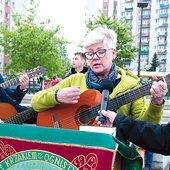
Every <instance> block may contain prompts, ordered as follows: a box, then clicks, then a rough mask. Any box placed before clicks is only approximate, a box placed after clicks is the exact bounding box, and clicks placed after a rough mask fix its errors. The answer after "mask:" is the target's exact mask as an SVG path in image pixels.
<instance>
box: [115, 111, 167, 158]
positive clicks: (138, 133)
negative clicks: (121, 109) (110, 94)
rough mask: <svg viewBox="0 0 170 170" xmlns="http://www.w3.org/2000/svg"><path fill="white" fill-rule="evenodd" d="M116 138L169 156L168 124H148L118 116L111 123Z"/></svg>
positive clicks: (128, 117) (121, 115)
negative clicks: (114, 128) (115, 130)
mask: <svg viewBox="0 0 170 170" xmlns="http://www.w3.org/2000/svg"><path fill="white" fill-rule="evenodd" d="M113 126H115V127H116V128H117V132H116V134H117V138H118V139H120V140H122V139H126V140H129V141H131V142H132V143H134V144H136V145H137V146H140V147H142V148H144V149H146V150H149V151H152V152H154V153H160V154H164V155H169V154H170V122H169V123H168V124H166V125H163V124H162V125H159V124H154V125H153V124H150V123H148V122H145V121H139V120H134V119H133V118H132V117H130V116H125V115H123V114H118V115H117V116H116V118H115V120H114V122H113Z"/></svg>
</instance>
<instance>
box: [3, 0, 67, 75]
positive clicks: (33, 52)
mask: <svg viewBox="0 0 170 170" xmlns="http://www.w3.org/2000/svg"><path fill="white" fill-rule="evenodd" d="M30 4H31V6H32V7H31V8H30V9H28V15H27V16H23V15H19V14H17V13H16V14H13V20H14V23H15V29H14V30H13V31H10V30H8V29H7V28H6V27H5V26H1V27H0V34H1V35H2V38H1V39H0V45H1V46H3V47H4V48H2V49H1V51H2V52H4V53H5V54H6V55H7V56H8V57H9V59H10V63H9V64H8V65H7V66H6V68H5V69H6V70H10V72H11V71H12V72H20V71H23V70H29V69H32V68H35V67H37V66H43V67H45V68H46V70H47V71H46V75H47V76H49V77H51V76H52V75H53V74H57V75H58V76H60V77H62V76H63V75H64V74H65V72H66V70H67V69H68V67H69V66H70V62H69V59H68V58H67V51H66V46H67V44H68V41H66V40H65V38H64V37H61V36H60V30H61V28H60V27H59V26H57V28H52V29H51V30H47V29H45V25H46V24H49V23H50V20H47V21H46V22H41V23H35V22H34V19H35V17H36V5H34V0H31V2H30Z"/></svg>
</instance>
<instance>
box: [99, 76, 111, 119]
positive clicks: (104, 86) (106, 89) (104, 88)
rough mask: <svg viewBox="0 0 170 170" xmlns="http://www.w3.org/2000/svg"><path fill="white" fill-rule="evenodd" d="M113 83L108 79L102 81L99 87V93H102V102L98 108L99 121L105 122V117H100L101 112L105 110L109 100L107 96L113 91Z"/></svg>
mask: <svg viewBox="0 0 170 170" xmlns="http://www.w3.org/2000/svg"><path fill="white" fill-rule="evenodd" d="M113 87H114V86H113V82H112V81H111V80H109V79H104V80H103V81H102V82H101V85H100V89H99V90H100V92H101V93H102V101H101V107H100V116H99V121H100V122H105V117H104V116H103V115H102V110H107V104H108V100H109V94H111V93H112V91H113Z"/></svg>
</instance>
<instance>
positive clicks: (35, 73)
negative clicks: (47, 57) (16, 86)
mask: <svg viewBox="0 0 170 170" xmlns="http://www.w3.org/2000/svg"><path fill="white" fill-rule="evenodd" d="M45 72H46V69H45V68H44V67H42V66H39V67H37V68H34V69H31V70H29V71H28V72H27V75H28V77H29V78H33V77H38V76H40V75H42V74H44V73H45Z"/></svg>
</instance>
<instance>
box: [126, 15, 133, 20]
mask: <svg viewBox="0 0 170 170" xmlns="http://www.w3.org/2000/svg"><path fill="white" fill-rule="evenodd" d="M125 18H126V20H132V19H133V16H132V15H131V16H128V15H127V16H125Z"/></svg>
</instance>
